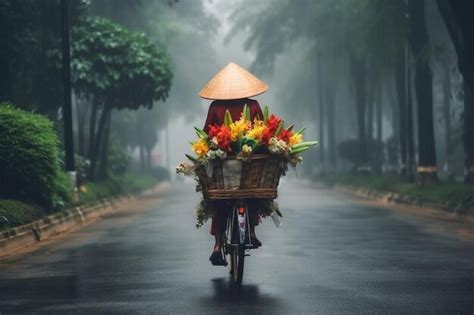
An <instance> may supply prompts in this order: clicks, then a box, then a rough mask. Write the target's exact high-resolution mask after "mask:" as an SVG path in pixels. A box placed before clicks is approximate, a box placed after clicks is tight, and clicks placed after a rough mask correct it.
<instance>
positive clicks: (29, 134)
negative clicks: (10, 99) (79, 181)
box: [0, 103, 59, 206]
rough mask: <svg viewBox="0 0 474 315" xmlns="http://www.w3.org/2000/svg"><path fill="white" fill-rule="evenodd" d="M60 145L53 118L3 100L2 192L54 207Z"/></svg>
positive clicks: (0, 113) (0, 124) (0, 120)
mask: <svg viewBox="0 0 474 315" xmlns="http://www.w3.org/2000/svg"><path fill="white" fill-rule="evenodd" d="M58 147H59V140H58V137H57V135H56V133H55V131H54V128H53V123H52V122H51V121H50V120H48V119H47V118H45V117H43V116H41V115H38V114H34V113H29V112H25V111H22V110H19V109H16V108H14V107H12V106H11V105H9V104H7V103H0V178H1V182H0V195H1V196H2V197H4V198H12V199H20V200H26V201H31V202H34V203H38V204H41V205H44V206H52V205H53V204H54V202H53V201H54V200H53V194H54V193H55V191H56V179H57V176H58V172H59V149H58Z"/></svg>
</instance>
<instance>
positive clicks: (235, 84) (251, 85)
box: [199, 62, 268, 100]
mask: <svg viewBox="0 0 474 315" xmlns="http://www.w3.org/2000/svg"><path fill="white" fill-rule="evenodd" d="M267 89H268V85H267V84H266V83H265V82H263V81H262V80H260V79H259V78H257V77H256V76H254V75H253V74H251V73H250V72H248V71H247V70H245V69H244V68H242V67H241V66H239V65H237V64H235V63H233V62H231V63H229V64H228V65H227V66H225V67H224V68H223V69H222V70H221V71H219V72H218V73H217V74H216V75H215V76H214V78H212V79H211V80H210V81H209V82H207V84H206V85H205V86H204V88H203V89H202V90H201V92H199V96H200V97H202V98H206V99H210V100H235V99H239V98H246V97H251V96H255V95H259V94H262V93H263V92H265V91H266V90H267Z"/></svg>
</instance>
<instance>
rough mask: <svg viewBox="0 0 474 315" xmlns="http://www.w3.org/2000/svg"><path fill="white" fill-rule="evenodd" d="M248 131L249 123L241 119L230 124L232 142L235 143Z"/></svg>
mask: <svg viewBox="0 0 474 315" xmlns="http://www.w3.org/2000/svg"><path fill="white" fill-rule="evenodd" d="M249 129H250V121H248V120H246V119H245V118H244V117H241V118H240V119H239V120H237V121H235V122H233V123H232V124H230V138H231V140H232V141H237V139H239V138H240V137H242V136H243V134H244V132H245V131H247V130H249Z"/></svg>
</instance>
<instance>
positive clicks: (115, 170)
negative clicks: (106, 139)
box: [108, 137, 132, 176]
mask: <svg viewBox="0 0 474 315" xmlns="http://www.w3.org/2000/svg"><path fill="white" fill-rule="evenodd" d="M110 140H111V141H110V146H109V161H108V164H109V165H108V166H109V172H110V174H112V176H117V175H123V174H125V172H126V171H127V168H128V165H129V164H130V161H131V160H132V158H131V157H130V155H129V154H128V153H127V151H125V150H124V149H123V146H122V145H121V144H120V141H119V140H118V139H117V138H116V137H111V139H110Z"/></svg>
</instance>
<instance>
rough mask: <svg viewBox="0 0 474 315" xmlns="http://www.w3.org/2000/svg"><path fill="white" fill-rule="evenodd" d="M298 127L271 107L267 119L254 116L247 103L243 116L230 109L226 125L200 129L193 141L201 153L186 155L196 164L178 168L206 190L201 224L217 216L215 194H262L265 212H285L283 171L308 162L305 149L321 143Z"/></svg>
mask: <svg viewBox="0 0 474 315" xmlns="http://www.w3.org/2000/svg"><path fill="white" fill-rule="evenodd" d="M293 129H294V127H293V125H289V126H285V122H284V121H283V120H282V119H281V118H279V117H277V116H275V115H274V114H272V115H269V110H268V107H265V108H264V111H263V119H262V118H260V117H256V118H255V119H254V120H253V121H252V120H251V116H250V110H249V107H248V106H247V105H245V106H244V109H243V112H242V114H241V117H240V119H239V120H237V121H233V120H232V117H231V115H230V112H229V111H226V113H225V119H224V124H222V125H220V126H219V125H211V126H209V131H208V132H207V133H206V132H204V131H203V130H201V129H199V128H195V131H196V135H197V137H198V139H197V140H196V141H194V142H191V149H192V151H193V152H194V153H195V156H192V155H189V154H186V157H187V158H188V159H189V160H190V162H191V163H181V164H180V165H179V166H178V167H177V168H176V171H177V173H182V174H184V175H187V176H191V177H194V178H195V179H196V180H197V182H198V190H199V191H202V192H203V197H204V198H203V200H202V201H201V203H200V205H199V207H198V211H197V217H198V226H200V225H202V223H203V222H204V221H205V220H207V219H208V218H209V217H211V216H212V212H213V210H212V202H211V200H215V199H234V198H251V199H257V202H259V205H258V206H259V208H261V209H260V214H261V215H262V216H265V215H269V214H270V213H272V212H273V211H276V212H277V213H279V211H278V207H277V205H276V203H275V202H274V201H273V199H275V198H276V188H277V186H278V182H279V178H280V176H282V175H285V173H286V170H287V168H288V165H291V166H293V167H294V166H296V165H297V164H298V163H301V162H302V161H303V159H302V157H301V156H300V153H301V152H303V151H306V150H308V149H309V148H310V147H312V146H314V145H316V144H317V142H316V141H308V142H304V141H303V135H302V133H303V131H304V129H305V128H304V127H303V128H301V129H300V130H298V131H294V130H293ZM279 214H280V215H281V213H279Z"/></svg>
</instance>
